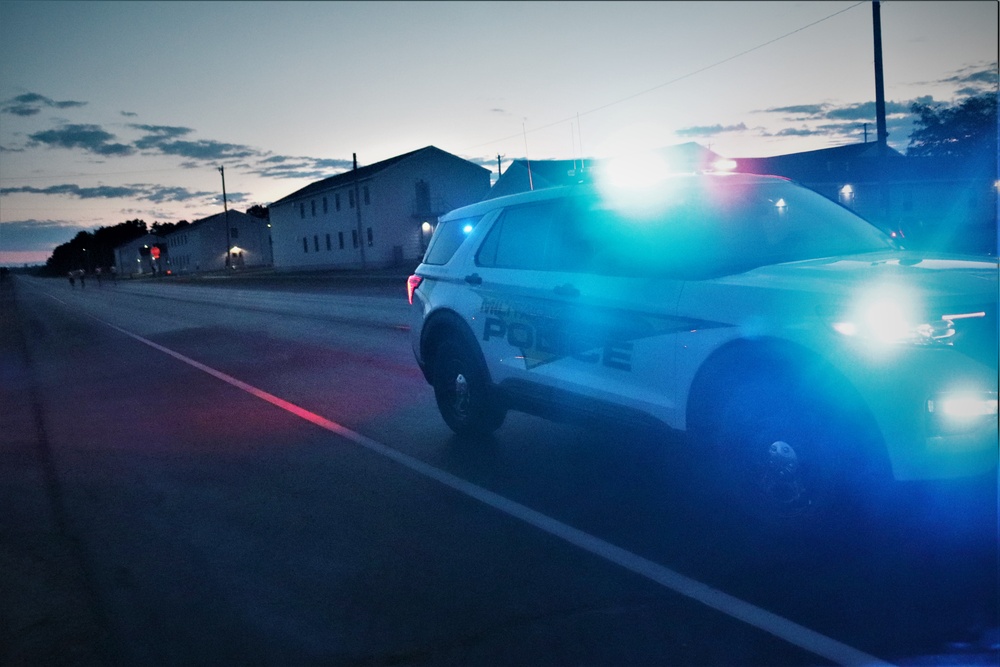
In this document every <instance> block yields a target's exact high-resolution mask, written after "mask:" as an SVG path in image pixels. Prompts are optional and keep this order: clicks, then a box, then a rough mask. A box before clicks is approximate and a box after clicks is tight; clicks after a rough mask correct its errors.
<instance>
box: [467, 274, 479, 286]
mask: <svg viewBox="0 0 1000 667" xmlns="http://www.w3.org/2000/svg"><path fill="white" fill-rule="evenodd" d="M465 282H467V283H469V284H470V285H482V284H483V277H482V276H480V275H479V274H478V273H470V274H469V275H467V276H465Z"/></svg>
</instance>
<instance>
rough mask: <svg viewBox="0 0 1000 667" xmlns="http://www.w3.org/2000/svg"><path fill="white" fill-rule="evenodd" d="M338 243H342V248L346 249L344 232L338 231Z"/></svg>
mask: <svg viewBox="0 0 1000 667" xmlns="http://www.w3.org/2000/svg"><path fill="white" fill-rule="evenodd" d="M337 243H338V244H340V249H341V250H343V249H344V232H337Z"/></svg>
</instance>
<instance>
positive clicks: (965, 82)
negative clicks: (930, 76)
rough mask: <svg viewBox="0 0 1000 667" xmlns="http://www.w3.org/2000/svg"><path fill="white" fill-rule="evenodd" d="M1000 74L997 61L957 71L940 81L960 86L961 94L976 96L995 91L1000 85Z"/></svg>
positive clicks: (959, 92)
mask: <svg viewBox="0 0 1000 667" xmlns="http://www.w3.org/2000/svg"><path fill="white" fill-rule="evenodd" d="M998 82H1000V75H998V72H997V63H996V62H992V63H989V64H986V65H975V66H970V67H966V68H964V69H961V70H959V71H957V72H956V73H955V74H954V75H953V76H950V77H947V78H944V79H941V81H939V82H938V83H947V84H952V85H955V86H958V87H959V88H958V90H956V91H955V92H957V93H958V94H959V95H966V96H970V97H971V96H975V95H982V94H983V93H987V92H995V91H996V90H997V86H998V85H1000V83H998Z"/></svg>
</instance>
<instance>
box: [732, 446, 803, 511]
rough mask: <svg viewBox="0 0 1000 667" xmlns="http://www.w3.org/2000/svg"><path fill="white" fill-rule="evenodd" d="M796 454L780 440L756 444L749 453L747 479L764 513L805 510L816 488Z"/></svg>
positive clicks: (792, 448) (791, 447) (751, 491)
mask: <svg viewBox="0 0 1000 667" xmlns="http://www.w3.org/2000/svg"><path fill="white" fill-rule="evenodd" d="M800 449H801V447H800ZM800 454H801V452H798V451H796V449H795V447H793V446H792V445H790V444H789V443H787V442H785V441H784V440H774V441H772V442H770V443H769V444H767V445H766V446H760V445H758V448H757V451H756V452H754V453H753V457H752V460H751V461H750V465H749V466H748V475H747V483H748V485H749V487H750V489H749V490H750V493H751V495H752V497H753V498H755V500H756V502H757V503H758V505H759V506H760V509H761V510H762V511H764V512H765V513H767V514H776V515H778V516H795V515H797V514H801V513H802V512H804V511H806V510H808V508H809V507H810V506H811V505H812V504H813V502H814V501H815V498H814V497H813V496H814V494H815V491H816V488H815V486H814V485H813V484H812V480H810V478H809V475H808V466H807V465H803V461H802V460H801V456H800Z"/></svg>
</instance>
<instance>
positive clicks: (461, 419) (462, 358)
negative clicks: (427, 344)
mask: <svg viewBox="0 0 1000 667" xmlns="http://www.w3.org/2000/svg"><path fill="white" fill-rule="evenodd" d="M433 364H434V367H433V370H432V378H433V386H434V398H435V399H436V401H437V406H438V410H439V411H440V412H441V416H442V417H443V418H444V421H445V423H446V424H448V427H449V428H451V430H452V431H454V432H455V433H457V434H458V435H463V436H483V435H489V434H490V433H492V432H493V431H495V430H497V429H498V428H500V425H501V424H503V421H504V418H505V417H506V416H507V411H506V410H505V409H503V408H502V407H501V406H499V405H498V404H497V402H496V401H495V399H494V396H493V392H492V391H491V388H490V386H489V381H488V379H487V374H486V369H485V368H484V364H483V362H482V360H481V359H480V358H478V355H477V352H474V351H473V350H471V349H470V348H469V346H468V345H465V344H463V343H459V342H456V341H453V340H445V341H444V342H442V343H441V344H440V345H438V347H437V349H436V351H435V353H434V357H433Z"/></svg>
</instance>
